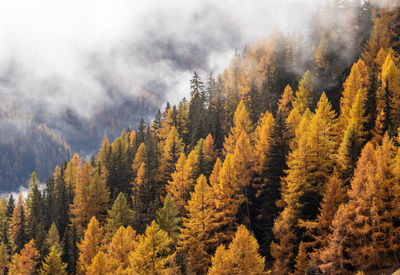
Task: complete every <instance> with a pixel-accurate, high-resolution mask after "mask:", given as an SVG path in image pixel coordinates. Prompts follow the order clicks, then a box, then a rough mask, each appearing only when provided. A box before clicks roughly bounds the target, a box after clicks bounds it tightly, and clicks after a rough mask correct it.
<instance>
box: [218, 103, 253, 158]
mask: <svg viewBox="0 0 400 275" xmlns="http://www.w3.org/2000/svg"><path fill="white" fill-rule="evenodd" d="M242 131H244V132H245V133H246V134H248V135H249V134H250V133H251V131H252V122H251V119H250V117H249V113H248V111H247V109H246V105H245V104H244V102H243V100H242V101H240V102H239V104H238V105H237V108H236V111H235V116H234V118H233V126H232V128H231V130H230V132H229V135H228V136H227V137H226V138H225V142H224V149H225V153H226V154H228V153H230V154H233V152H234V151H235V147H236V142H237V140H238V139H239V137H240V135H241V133H242Z"/></svg>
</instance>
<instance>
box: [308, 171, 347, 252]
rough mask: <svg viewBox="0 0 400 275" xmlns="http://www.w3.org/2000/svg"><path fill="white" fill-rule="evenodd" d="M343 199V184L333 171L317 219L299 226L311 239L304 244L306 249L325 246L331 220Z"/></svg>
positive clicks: (344, 193) (344, 196) (344, 195)
mask: <svg viewBox="0 0 400 275" xmlns="http://www.w3.org/2000/svg"><path fill="white" fill-rule="evenodd" d="M345 199H346V192H345V188H344V186H343V182H342V180H341V179H340V177H339V174H338V173H337V171H336V170H335V171H334V172H333V174H332V175H331V177H330V178H329V182H328V184H327V186H326V190H325V192H324V196H323V199H322V202H321V206H320V211H319V212H320V213H319V214H318V216H317V219H316V220H315V221H307V222H303V224H301V226H304V227H305V228H307V230H308V232H309V233H310V235H311V236H312V238H313V241H312V242H310V243H305V244H304V245H305V246H306V247H312V248H314V249H318V248H320V247H325V246H326V245H327V241H328V236H329V235H330V234H331V225H332V220H333V218H334V217H335V213H336V211H337V210H338V209H339V206H340V205H341V204H342V203H344V202H345Z"/></svg>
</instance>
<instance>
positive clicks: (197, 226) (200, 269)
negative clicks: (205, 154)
mask: <svg viewBox="0 0 400 275" xmlns="http://www.w3.org/2000/svg"><path fill="white" fill-rule="evenodd" d="M213 203H214V202H213V194H212V190H211V187H210V186H209V185H208V183H207V179H206V178H205V176H203V175H201V176H200V177H199V178H198V179H197V183H196V186H195V188H194V192H192V194H191V198H190V200H189V201H188V205H187V206H186V208H187V211H188V213H189V214H188V217H187V218H183V228H182V230H181V241H180V246H182V247H183V249H184V250H185V251H187V255H188V260H189V262H190V267H191V270H192V271H193V272H196V273H198V274H201V273H204V272H206V270H207V267H208V264H209V254H208V253H209V249H210V247H209V241H210V234H211V232H212V231H213V229H214V228H213V226H214V212H213V210H214V207H213Z"/></svg>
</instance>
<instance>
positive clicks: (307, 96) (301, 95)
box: [292, 71, 314, 114]
mask: <svg viewBox="0 0 400 275" xmlns="http://www.w3.org/2000/svg"><path fill="white" fill-rule="evenodd" d="M313 89H314V87H313V76H312V74H311V72H310V71H307V72H305V73H304V75H303V77H302V78H301V80H300V83H299V88H298V90H297V91H296V96H295V98H294V99H293V102H292V104H293V107H294V108H295V109H297V110H298V111H299V113H300V114H304V112H305V111H306V110H307V109H308V108H310V107H311V105H312V103H313V102H312V100H313V98H312V95H313Z"/></svg>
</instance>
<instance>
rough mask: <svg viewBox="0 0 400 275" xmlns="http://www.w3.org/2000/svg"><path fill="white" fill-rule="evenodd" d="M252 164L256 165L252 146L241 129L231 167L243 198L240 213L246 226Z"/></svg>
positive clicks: (250, 198) (248, 215)
mask: <svg viewBox="0 0 400 275" xmlns="http://www.w3.org/2000/svg"><path fill="white" fill-rule="evenodd" d="M254 166H256V162H255V158H254V149H253V146H252V145H251V144H250V139H249V136H248V135H247V134H246V133H245V132H244V131H242V133H241V134H240V136H239V139H238V140H237V142H236V146H235V150H234V152H233V169H234V171H235V176H236V182H237V184H238V186H239V189H240V192H241V194H242V195H243V199H244V205H243V208H244V209H243V210H242V211H241V212H242V213H240V216H241V219H242V222H241V223H243V224H247V225H248V226H250V225H251V217H250V204H251V201H252V195H253V194H251V182H252V178H253V176H254V172H255V170H254Z"/></svg>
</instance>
